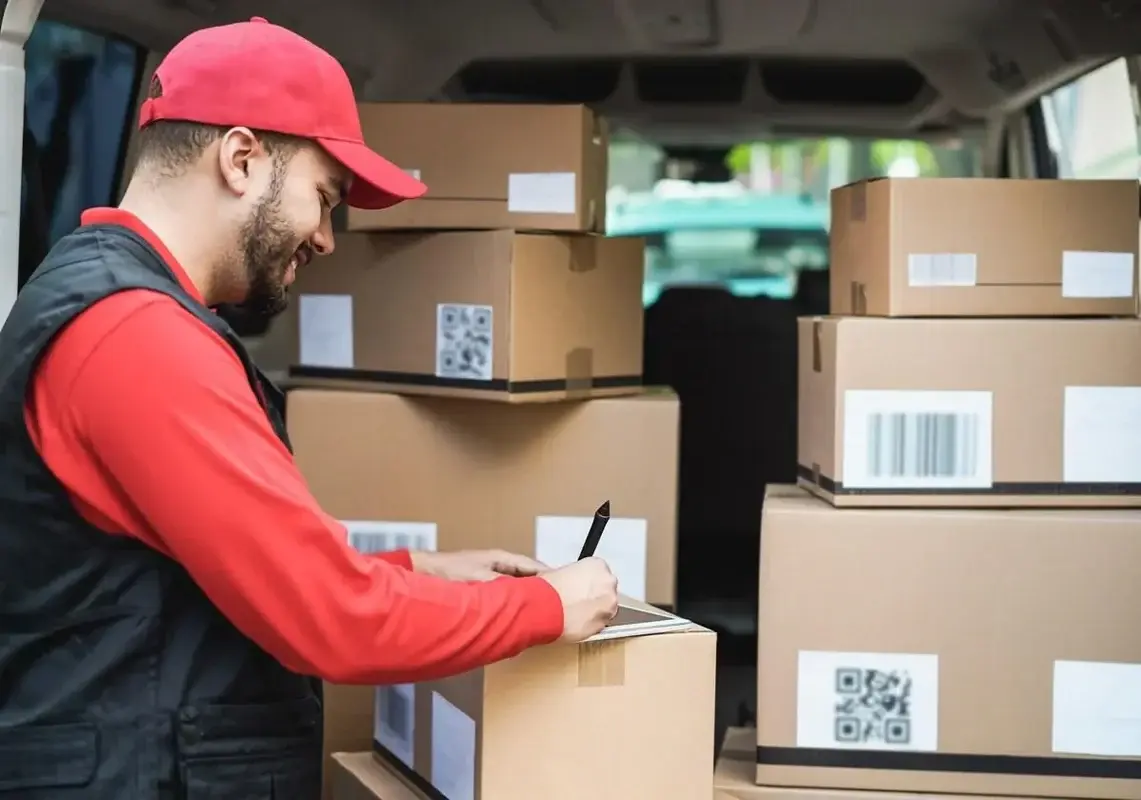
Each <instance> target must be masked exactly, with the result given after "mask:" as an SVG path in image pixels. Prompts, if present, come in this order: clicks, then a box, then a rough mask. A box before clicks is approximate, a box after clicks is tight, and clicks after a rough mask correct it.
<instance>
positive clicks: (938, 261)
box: [907, 253, 979, 286]
mask: <svg viewBox="0 0 1141 800" xmlns="http://www.w3.org/2000/svg"><path fill="white" fill-rule="evenodd" d="M978 272H979V266H978V256H976V255H975V254H974V253H911V254H910V255H908V257H907V285H908V286H974V285H976V284H977V283H978Z"/></svg>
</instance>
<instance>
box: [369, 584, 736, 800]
mask: <svg viewBox="0 0 1141 800" xmlns="http://www.w3.org/2000/svg"><path fill="white" fill-rule="evenodd" d="M623 605H624V606H625V607H626V608H628V609H641V610H643V611H647V612H652V609H648V608H647V607H646V606H644V605H643V604H639V603H637V602H633V601H630V600H629V599H624V600H623ZM655 616H663V614H662V612H656V614H655ZM664 616H667V617H669V616H670V615H664ZM674 619H676V618H674ZM676 624H677V626H678V627H676V628H675V629H674V630H662V629H660V628H659V629H650V630H645V631H638V630H636V629H628V630H627V631H625V632H624V634H625V635H621V636H615V637H614V638H611V639H608V640H605V641H588V642H585V643H583V644H580V645H561V644H559V645H551V646H548V647H539V648H535V649H532V650H528V651H527V652H525V653H523V654H521V655H520V656H518V657H516V658H513V659H509V660H507V661H503V662H500V663H498V664H494V665H491V666H489V667H486V668H485V669H482V670H478V671H475V672H471V673H467V674H465V675H461V676H457V677H455V678H450V679H447V680H443V681H434V682H425V683H420V684H416V685H415V687H414V692H413V694H412V701H411V704H410V709H411V713H412V717H413V719H412V724H408V725H406V724H404V723H403V722H402V721H401V718H402V717H403V716H404V714H405V711H404V710H401V713H399V714H397V713H394V711H395V709H396V707H395V706H390V705H389V704H390V703H393V702H398V703H399V705H400V706H401V707H402V709H403V707H404V704H405V702H406V701H405V700H399V701H397V700H396V696H397V694H399V693H400V691H402V690H397V691H394V690H392V689H384V688H382V689H380V690H378V692H379V700H378V720H379V722H378V732H377V748H378V757H380V758H382V759H384V760H385V762H386V763H388V764H390V765H394V766H396V768H397V769H398V770H399V771H401V772H402V773H403V774H405V775H407V776H408V777H409V779H410V780H411V781H413V782H414V783H418V784H419V785H423V786H428V787H434V788H435V789H436V790H437V791H439V792H441V793H443V794H445V795H448V796H464V797H471V798H474V800H534V798H537V797H542V798H544V800H581V798H584V797H589V798H592V799H597V800H620V799H622V800H625V799H626V798H630V797H646V798H650V797H653V798H677V800H690V798H710V797H711V795H712V786H711V781H710V775H711V774H712V771H713V754H712V751H711V749H710V747H709V731H710V730H712V729H713V719H714V690H715V683H716V649H717V640H716V636H715V634H713V633H712V632H711V631H708V630H706V629H704V628H701V627H699V626H697V625H694V624H692V623H689V622H688V621H680V620H679V621H677V623H676ZM403 696H404V697H408V693H407V692H405V693H404V694H403ZM445 710H446V713H444V711H445ZM390 723H391V724H390ZM394 727H404V728H406V729H407V730H406V731H405V732H406V733H407V734H408V735H410V736H411V737H412V739H413V741H412V742H411V743H410V744H408V743H405V742H400V741H395V740H394V734H395V733H396V731H395V730H394ZM382 740H383V741H382ZM385 742H387V744H385ZM397 749H399V750H401V751H403V754H404V756H405V757H406V758H407V760H406V761H403V760H402V759H401V758H399V757H398V756H397V755H396V754H395V752H396V750H397Z"/></svg>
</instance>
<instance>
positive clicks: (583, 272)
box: [260, 230, 644, 403]
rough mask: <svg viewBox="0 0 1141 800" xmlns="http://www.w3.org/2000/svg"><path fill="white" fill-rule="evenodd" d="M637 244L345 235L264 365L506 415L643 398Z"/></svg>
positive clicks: (313, 277) (315, 270)
mask: <svg viewBox="0 0 1141 800" xmlns="http://www.w3.org/2000/svg"><path fill="white" fill-rule="evenodd" d="M643 251H644V242H643V240H642V239H637V238H627V237H616V238H608V237H602V236H564V235H556V234H524V233H516V232H514V231H508V230H499V231H452V232H447V233H412V234H409V233H405V234H395V233H390V234H372V235H369V234H350V235H345V236H341V237H339V239H338V242H337V249H336V251H335V252H334V253H333V254H332V255H331V256H329V257H327V258H325V259H323V260H322V262H321V263H320V264H317V265H313V266H311V267H310V268H309V269H305V270H302V271H301V272H300V273H299V274H298V277H297V282H296V283H295V284H294V286H293V295H294V298H295V300H294V303H293V304H292V306H291V308H290V310H289V311H287V312H286V313H285V314H283V315H282V316H281V318H279V319H278V320H277V321H275V323H274V326H273V329H272V330H271V331H270V333H269V334H267V337H268V338H270V339H275V340H277V341H276V343H271V342H264V341H263V343H262V344H261V347H260V350H261V352H262V353H263V356H262V357H261V358H262V361H263V363H262V366H263V368H264V367H271V368H272V365H271V364H269V363H268V362H267V361H266V359H268V358H270V356H268V355H264V354H266V353H267V352H271V351H275V350H276V351H277V352H278V353H279V354H280V355H279V356H278V358H279V359H283V360H285V361H286V362H287V363H288V364H289V365H292V366H293V369H291V370H290V376H291V382H292V383H293V384H294V385H326V386H328V385H333V386H345V387H347V388H355V389H363V390H369V389H372V390H378V391H399V392H401V393H403V394H430V395H450V396H456V397H473V398H479V399H486V400H497V401H501V402H508V403H523V402H542V401H550V400H564V399H585V398H587V397H599V396H608V395H609V396H612V395H619V394H631V393H636V392H637V391H638V390H639V389H640V387H641V383H642V338H643V316H644V312H643V305H642V274H643V270H644V265H643Z"/></svg>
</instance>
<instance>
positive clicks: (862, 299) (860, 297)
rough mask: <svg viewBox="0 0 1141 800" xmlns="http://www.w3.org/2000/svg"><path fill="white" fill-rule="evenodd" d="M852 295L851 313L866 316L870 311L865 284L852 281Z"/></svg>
mask: <svg viewBox="0 0 1141 800" xmlns="http://www.w3.org/2000/svg"><path fill="white" fill-rule="evenodd" d="M851 295H852V297H851V300H852V307H851V308H850V309H849V313H851V314H852V315H853V316H857V317H863V316H866V315H867V313H868V293H867V289H866V287H865V286H864V284H862V283H860V282H859V281H852V285H851Z"/></svg>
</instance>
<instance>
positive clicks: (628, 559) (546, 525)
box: [535, 517, 648, 602]
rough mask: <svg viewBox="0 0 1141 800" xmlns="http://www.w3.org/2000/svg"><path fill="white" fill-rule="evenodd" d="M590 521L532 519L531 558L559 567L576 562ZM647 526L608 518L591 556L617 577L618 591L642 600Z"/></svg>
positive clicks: (632, 521)
mask: <svg viewBox="0 0 1141 800" xmlns="http://www.w3.org/2000/svg"><path fill="white" fill-rule="evenodd" d="M592 521H593V518H592V517H535V558H537V559H538V560H539V561H542V562H543V563H544V564H547V565H548V566H551V567H562V566H566V565H567V564H570V563H572V562H574V561H575V560H576V559H577V558H578V554H579V551H580V550H582V544H583V542H584V541H585V540H586V532H587V531H588V530H590V523H591V522H592ZM647 528H648V524H647V522H646V520H644V519H637V518H634V517H611V518H610V522H609V523H607V525H606V530H605V531H604V532H603V534H602V538H601V539H600V540H599V542H598V548H597V549H596V550H595V552H594V554H595V555H596V556H598V557H599V558H601V559H603V560H604V561H605V562H606V563H607V564H609V565H610V570H611V572H613V573H614V574H615V575H616V576H617V577H618V591H620V592H621V593H622V594H624V595H626V596H627V597H633V598H634V599H635V600H641V601H642V602H645V600H646V538H647Z"/></svg>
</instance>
